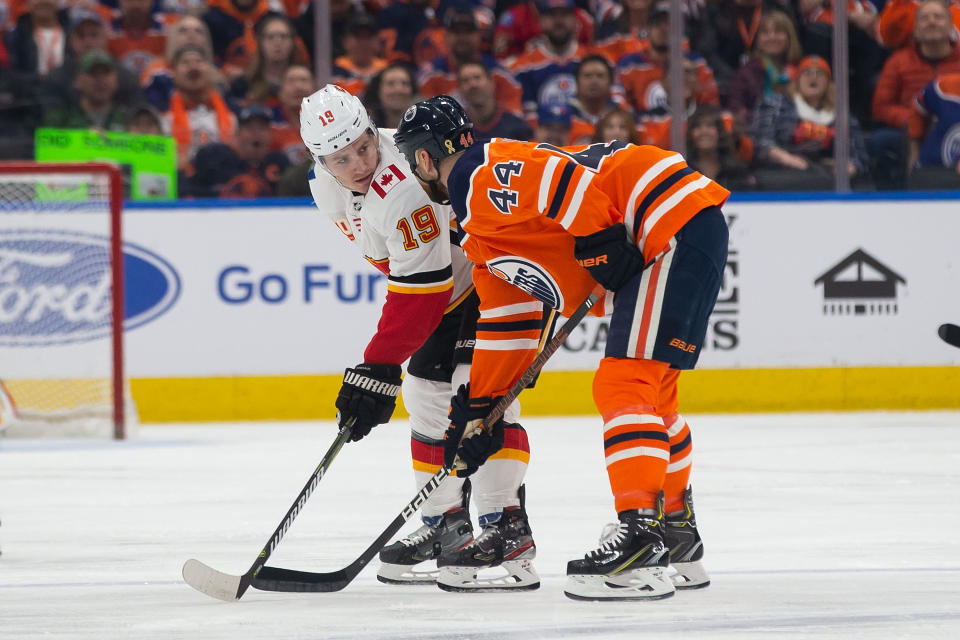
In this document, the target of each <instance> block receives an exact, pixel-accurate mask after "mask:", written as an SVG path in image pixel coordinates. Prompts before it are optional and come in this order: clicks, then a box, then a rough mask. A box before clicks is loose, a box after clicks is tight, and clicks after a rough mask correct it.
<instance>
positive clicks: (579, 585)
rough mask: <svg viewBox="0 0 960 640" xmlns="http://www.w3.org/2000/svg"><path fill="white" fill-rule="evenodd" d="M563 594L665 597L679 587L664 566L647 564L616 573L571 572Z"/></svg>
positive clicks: (619, 598) (577, 597)
mask: <svg viewBox="0 0 960 640" xmlns="http://www.w3.org/2000/svg"><path fill="white" fill-rule="evenodd" d="M563 593H564V595H566V596H567V597H568V598H571V599H573V600H589V601H600V600H612V601H624V600H663V599H664V598H670V597H672V596H673V595H674V594H675V593H676V587H674V585H673V582H671V580H670V578H668V577H667V575H666V573H665V572H664V570H663V567H645V568H642V569H633V570H632V571H626V572H624V573H622V574H618V575H614V576H606V575H569V576H567V585H566V587H564V590H563Z"/></svg>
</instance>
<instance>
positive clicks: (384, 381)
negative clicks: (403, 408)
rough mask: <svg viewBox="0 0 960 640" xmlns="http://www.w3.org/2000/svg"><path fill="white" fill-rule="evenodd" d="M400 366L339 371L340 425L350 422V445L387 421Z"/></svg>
mask: <svg viewBox="0 0 960 640" xmlns="http://www.w3.org/2000/svg"><path fill="white" fill-rule="evenodd" d="M400 372H401V369H400V365H398V364H367V363H363V364H358V365H357V366H356V367H354V368H352V369H347V370H346V371H344V372H343V385H342V386H341V387H340V393H338V394H337V401H336V403H335V404H336V407H337V409H339V415H338V420H339V422H340V425H341V426H343V425H344V424H348V422H349V421H351V420H352V421H354V422H353V429H352V431H351V432H350V442H356V441H357V440H360V439H361V438H363V436H365V435H367V434H368V433H370V429H372V428H374V427H375V426H377V425H378V424H383V423H384V422H389V421H390V416H392V415H393V410H394V409H395V408H396V407H397V395H398V394H399V393H400V382H401V380H400Z"/></svg>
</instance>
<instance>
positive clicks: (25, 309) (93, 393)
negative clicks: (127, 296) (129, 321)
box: [0, 163, 132, 438]
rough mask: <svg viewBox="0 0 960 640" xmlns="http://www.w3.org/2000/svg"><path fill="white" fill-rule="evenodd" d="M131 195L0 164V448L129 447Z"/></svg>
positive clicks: (102, 179)
mask: <svg viewBox="0 0 960 640" xmlns="http://www.w3.org/2000/svg"><path fill="white" fill-rule="evenodd" d="M121 212H122V186H121V178H120V173H119V171H118V169H117V168H116V167H115V166H113V165H110V164H105V163H85V164H35V163H0V436H21V437H24V436H25V437H67V436H76V435H92V436H103V437H115V438H124V437H127V435H128V434H129V427H130V424H131V422H132V421H130V420H129V418H130V417H131V414H132V411H131V410H130V409H131V407H130V406H129V404H130V403H129V401H128V400H127V398H126V396H127V395H128V394H127V393H126V392H125V387H126V385H125V384H124V376H123V330H122V327H123V318H124V306H123V245H122V233H121Z"/></svg>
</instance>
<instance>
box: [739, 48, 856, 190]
mask: <svg viewBox="0 0 960 640" xmlns="http://www.w3.org/2000/svg"><path fill="white" fill-rule="evenodd" d="M835 120H836V111H835V110H834V105H833V81H832V79H831V75H830V65H828V64H827V62H826V60H824V59H823V58H820V57H819V56H808V57H806V58H804V59H803V60H802V61H801V62H800V64H799V65H798V67H797V77H796V78H795V79H794V80H793V82H791V84H790V88H789V90H788V91H787V93H786V94H779V93H774V94H771V95H769V96H767V97H765V98H764V99H763V100H762V101H761V102H760V104H759V105H758V106H757V113H756V115H755V116H754V118H753V132H754V135H753V138H754V140H755V141H756V158H757V160H758V162H759V163H760V165H761V166H760V168H759V169H758V170H757V181H758V184H759V186H760V187H761V188H764V189H772V190H784V191H794V190H808V189H813V190H824V189H832V188H833V184H834V177H833V171H834V167H833V140H834V125H835ZM849 124H850V163H849V165H848V166H846V167H843V170H845V171H847V173H848V174H849V175H850V177H851V178H853V179H855V180H857V182H861V181H862V180H864V178H865V174H866V170H867V160H868V159H867V150H866V147H865V145H864V142H863V135H862V134H861V133H860V125H859V124H858V123H857V120H856V118H854V117H852V116H851V117H850V121H849Z"/></svg>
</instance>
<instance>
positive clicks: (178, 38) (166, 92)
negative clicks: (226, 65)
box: [140, 15, 224, 113]
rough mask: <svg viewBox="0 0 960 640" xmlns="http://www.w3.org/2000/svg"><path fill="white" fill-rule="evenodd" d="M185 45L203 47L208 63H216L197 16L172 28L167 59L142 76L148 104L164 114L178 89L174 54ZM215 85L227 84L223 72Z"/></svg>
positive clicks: (207, 32)
mask: <svg viewBox="0 0 960 640" xmlns="http://www.w3.org/2000/svg"><path fill="white" fill-rule="evenodd" d="M185 45H193V46H197V47H200V48H201V49H203V50H204V52H205V55H206V57H207V59H208V60H213V44H212V41H211V39H210V31H209V29H207V25H206V24H205V23H204V22H203V20H201V19H200V18H198V17H196V16H191V15H186V16H183V17H182V18H180V19H179V20H177V21H176V22H174V23H173V24H172V25H171V26H170V28H169V30H168V32H167V47H166V52H165V54H164V57H163V59H157V60H154V61H153V63H151V64H150V66H149V67H147V69H146V71H144V72H143V73H142V74H141V76H140V84H141V86H143V87H144V90H143V91H144V95H145V97H146V99H147V102H149V103H150V104H151V105H153V107H154V108H155V109H157V110H158V111H160V112H161V113H162V112H164V111H166V110H167V109H168V108H170V94H172V93H173V89H174V87H173V54H174V53H176V52H177V51H178V50H179V49H180V48H181V47H183V46H185ZM214 83H215V84H216V85H217V86H218V87H222V86H223V84H224V80H223V78H222V76H221V75H220V73H219V71H215V73H214Z"/></svg>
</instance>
